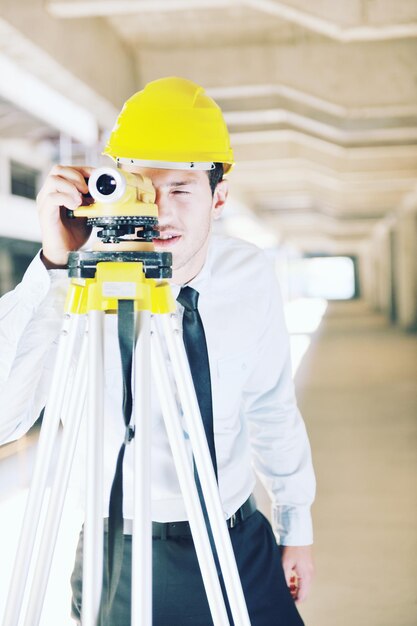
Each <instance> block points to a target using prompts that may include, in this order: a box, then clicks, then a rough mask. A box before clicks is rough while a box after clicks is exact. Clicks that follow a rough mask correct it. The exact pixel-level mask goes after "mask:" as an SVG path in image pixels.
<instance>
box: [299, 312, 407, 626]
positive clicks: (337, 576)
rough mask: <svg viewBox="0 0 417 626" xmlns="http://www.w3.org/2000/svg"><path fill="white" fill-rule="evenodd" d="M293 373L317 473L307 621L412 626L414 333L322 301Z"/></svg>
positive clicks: (325, 625)
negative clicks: (313, 575)
mask: <svg viewBox="0 0 417 626" xmlns="http://www.w3.org/2000/svg"><path fill="white" fill-rule="evenodd" d="M296 382H297V389H298V398H299V405H300V408H301V410H302V412H303V415H304V417H305V420H306V423H307V427H308V430H309V434H310V438H311V444H312V448H313V454H314V462H315V469H316V473H317V481H318V491H317V500H316V504H315V506H314V510H313V516H314V524H315V548H314V550H315V560H316V569H317V574H316V578H315V583H314V587H313V589H312V592H311V596H310V598H309V599H308V600H307V601H306V602H305V603H304V605H301V606H300V612H301V613H302V615H303V617H304V620H305V623H306V626H416V625H417V384H416V383H417V336H416V335H407V334H403V333H401V332H400V331H398V330H396V329H393V328H391V327H388V326H387V324H386V322H385V320H384V319H383V318H382V317H381V316H378V315H375V314H374V313H372V312H371V311H370V310H369V309H368V308H367V306H366V305H365V304H363V303H361V302H351V303H333V304H330V306H329V308H328V310H327V312H326V315H325V317H324V320H323V322H322V324H321V326H320V328H319V330H318V331H317V333H316V334H315V336H314V338H313V341H312V344H311V346H310V349H309V351H308V353H307V355H306V357H305V358H304V360H303V362H302V365H301V367H300V369H299V370H298V374H297V377H296Z"/></svg>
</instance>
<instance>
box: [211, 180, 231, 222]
mask: <svg viewBox="0 0 417 626" xmlns="http://www.w3.org/2000/svg"><path fill="white" fill-rule="evenodd" d="M228 193H229V183H228V182H227V180H221V181H220V182H219V183H217V187H216V189H215V190H214V194H213V204H212V211H213V213H212V214H213V219H214V220H218V219H219V217H220V216H221V214H222V213H223V209H224V205H225V204H226V200H227V196H228Z"/></svg>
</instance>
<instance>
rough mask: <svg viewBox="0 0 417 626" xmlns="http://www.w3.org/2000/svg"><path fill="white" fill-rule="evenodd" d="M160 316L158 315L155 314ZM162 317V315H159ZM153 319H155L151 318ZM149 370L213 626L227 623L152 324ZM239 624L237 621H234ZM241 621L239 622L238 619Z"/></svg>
mask: <svg viewBox="0 0 417 626" xmlns="http://www.w3.org/2000/svg"><path fill="white" fill-rule="evenodd" d="M158 317H160V316H158ZM162 317H165V316H162ZM153 321H155V320H153ZM151 338H152V372H153V374H154V379H155V383H156V386H157V390H158V396H159V400H160V403H161V408H162V412H163V416H164V421H165V427H166V430H167V434H168V439H169V443H170V445H171V450H172V455H173V457H174V462H175V467H176V470H177V474H178V480H179V483H180V486H181V491H182V494H183V497H184V502H185V506H186V509H187V514H188V518H189V522H190V526H191V532H192V536H193V540H194V544H195V549H196V553H197V557H198V562H199V565H200V569H201V575H202V577H203V581H204V587H205V590H206V594H207V599H208V603H209V606H210V611H211V616H212V619H213V622H214V624H215V626H226V625H228V624H229V620H228V617H227V612H226V607H225V604H224V600H223V595H222V591H221V588H220V583H219V577H218V575H217V570H216V565H215V563H214V558H213V554H212V551H211V547H210V541H209V538H208V533H207V529H206V525H205V522H204V516H203V512H202V510H201V504H200V500H199V497H198V492H197V487H196V485H195V481H194V474H193V470H192V467H191V465H190V463H189V458H188V454H187V448H186V445H185V440H184V432H183V429H182V426H181V418H180V415H179V412H178V407H177V403H176V401H175V396H174V392H173V389H172V384H171V380H170V377H169V374H168V370H167V365H166V362H165V358H164V354H163V351H162V345H161V339H160V336H159V331H158V327H157V326H155V325H154V324H152V335H151ZM236 623H239V622H236ZM242 624H243V622H242Z"/></svg>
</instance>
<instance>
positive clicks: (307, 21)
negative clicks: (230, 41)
mask: <svg viewBox="0 0 417 626" xmlns="http://www.w3.org/2000/svg"><path fill="white" fill-rule="evenodd" d="M351 4H353V5H355V4H356V6H354V15H355V17H356V20H354V21H355V22H356V23H355V24H354V26H348V27H346V26H343V24H342V23H343V21H344V16H343V13H344V11H343V10H341V9H340V8H339V10H338V13H337V15H333V19H330V18H329V17H328V16H329V12H328V10H327V7H325V9H324V12H323V13H322V14H320V10H318V9H320V6H323V2H321V3H317V2H316V7H314V6H313V7H311V4H306V5H305V6H294V5H291V3H288V2H280V1H279V0H70V1H69V0H52V1H50V2H49V3H48V10H49V11H50V13H51V14H52V15H55V16H57V17H61V18H67V19H68V18H71V19H74V18H80V17H91V16H100V15H102V16H103V15H105V16H112V15H117V16H120V15H132V14H137V13H149V12H152V13H153V12H156V11H157V12H172V11H175V12H177V11H190V10H193V11H196V10H207V9H222V8H224V9H226V8H227V9H228V8H230V7H231V6H239V5H240V6H242V7H249V8H251V9H254V10H256V11H259V12H261V13H266V14H267V15H271V16H273V17H276V18H279V19H280V20H284V21H286V22H290V23H292V24H297V25H298V26H301V27H303V28H305V29H306V30H309V31H311V32H314V33H318V34H319V35H323V36H325V37H329V38H331V39H334V40H336V41H339V42H343V43H346V42H352V41H375V40H389V39H399V38H402V37H407V38H408V37H413V36H416V34H417V21H412V19H413V17H414V15H413V13H411V16H412V17H411V21H406V22H399V23H392V22H388V23H385V24H384V23H382V24H381V23H375V24H372V23H370V22H369V21H367V22H366V23H363V12H362V11H361V10H360V7H359V10H358V7H357V3H351ZM312 8H313V11H314V12H312V10H311V9H312ZM341 22H342V23H341Z"/></svg>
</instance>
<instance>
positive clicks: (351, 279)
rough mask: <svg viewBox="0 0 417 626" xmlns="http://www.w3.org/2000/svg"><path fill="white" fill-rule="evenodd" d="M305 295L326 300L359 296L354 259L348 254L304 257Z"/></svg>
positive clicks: (348, 298)
mask: <svg viewBox="0 0 417 626" xmlns="http://www.w3.org/2000/svg"><path fill="white" fill-rule="evenodd" d="M303 268H304V295H305V296H307V297H312V298H325V299H326V300H350V299H351V298H355V297H357V296H358V285H357V281H356V267H355V262H354V259H353V258H351V257H347V256H314V257H311V258H305V259H303Z"/></svg>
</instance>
